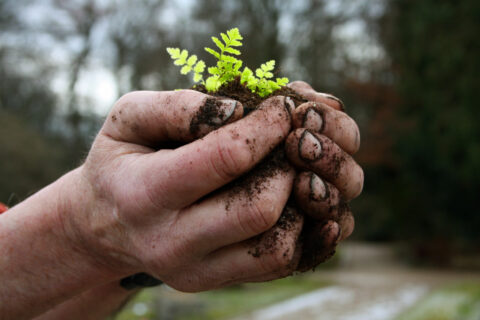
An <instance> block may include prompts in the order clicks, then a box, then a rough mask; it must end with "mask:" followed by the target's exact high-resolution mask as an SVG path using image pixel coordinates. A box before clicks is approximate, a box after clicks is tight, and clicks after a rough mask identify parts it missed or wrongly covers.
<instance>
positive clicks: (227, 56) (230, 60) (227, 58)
mask: <svg viewBox="0 0 480 320" xmlns="http://www.w3.org/2000/svg"><path fill="white" fill-rule="evenodd" d="M222 60H223V61H226V62H231V63H236V62H237V61H238V59H237V58H235V57H232V56H229V55H226V54H224V55H223V56H222Z"/></svg>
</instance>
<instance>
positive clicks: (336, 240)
mask: <svg viewBox="0 0 480 320" xmlns="http://www.w3.org/2000/svg"><path fill="white" fill-rule="evenodd" d="M337 226H338V234H337V238H336V239H335V245H337V244H338V243H339V242H340V239H341V238H342V234H343V231H342V227H341V226H340V225H339V224H337Z"/></svg>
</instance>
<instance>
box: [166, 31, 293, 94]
mask: <svg viewBox="0 0 480 320" xmlns="http://www.w3.org/2000/svg"><path fill="white" fill-rule="evenodd" d="M220 36H221V38H222V40H223V42H222V41H221V40H220V39H218V38H217V37H212V41H213V42H214V43H215V45H216V47H217V50H214V49H212V48H208V47H207V48H205V51H207V52H208V53H210V54H211V55H213V56H214V57H215V58H216V59H217V64H216V65H215V66H212V67H209V68H208V69H207V70H208V73H209V74H210V76H208V77H207V78H206V79H204V77H203V73H204V71H205V67H206V65H205V62H204V61H203V60H199V59H198V58H197V56H196V55H192V56H190V57H189V56H188V51H187V50H180V49H179V48H167V52H168V53H169V54H170V57H171V58H172V59H173V60H174V62H173V63H174V64H175V65H177V66H181V67H182V69H181V70H180V73H181V74H184V75H186V74H188V73H190V72H192V71H193V81H194V82H195V83H200V84H202V85H204V86H205V88H206V89H207V90H208V91H209V92H216V91H218V89H219V88H220V87H221V86H222V85H224V84H227V83H229V82H231V81H234V80H235V79H236V78H239V79H240V83H241V84H242V85H245V86H246V87H247V88H248V89H249V90H250V91H251V92H254V93H256V94H258V95H259V96H260V97H262V98H263V97H266V96H268V95H270V94H272V93H273V92H275V91H276V90H278V89H280V88H281V87H282V86H285V85H286V84H287V83H288V79H287V78H276V79H275V80H273V70H274V68H275V60H270V61H268V62H266V63H263V64H262V65H261V66H260V68H257V69H256V70H255V73H254V72H253V71H252V70H251V69H249V68H248V67H245V68H243V70H242V71H240V69H241V68H242V65H243V61H242V60H240V59H237V58H236V57H234V56H239V55H240V54H241V52H240V50H238V49H236V48H235V47H237V48H239V47H241V46H242V45H243V44H242V40H243V37H242V35H241V34H240V31H239V30H238V28H233V29H230V30H228V31H227V33H226V34H225V33H223V32H222V33H220Z"/></svg>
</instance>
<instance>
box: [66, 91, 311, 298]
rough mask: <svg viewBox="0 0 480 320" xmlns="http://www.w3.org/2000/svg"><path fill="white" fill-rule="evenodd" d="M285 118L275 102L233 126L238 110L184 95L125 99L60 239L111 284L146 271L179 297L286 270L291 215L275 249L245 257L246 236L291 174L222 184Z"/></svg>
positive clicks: (265, 222) (287, 188) (264, 218)
mask: <svg viewBox="0 0 480 320" xmlns="http://www.w3.org/2000/svg"><path fill="white" fill-rule="evenodd" d="M292 112H293V110H292V109H291V105H290V104H288V103H286V99H285V98H284V97H273V98H270V99H268V100H266V101H264V102H263V103H262V104H261V105H260V107H259V109H258V110H256V111H254V112H252V113H250V114H249V115H248V116H247V117H245V118H242V116H243V107H242V105H241V104H240V103H238V102H236V101H234V100H230V99H222V98H214V97H211V96H208V95H205V94H202V93H199V92H196V91H191V90H182V91H175V92H134V93H130V94H127V95H126V96H124V97H122V98H121V99H120V100H119V101H118V102H117V103H116V104H115V106H114V108H113V109H112V111H111V112H110V114H109V116H108V119H107V120H106V122H105V124H104V126H103V127H102V129H101V131H100V133H99V134H98V136H97V137H96V139H95V141H94V143H93V146H92V149H91V150H90V152H89V155H88V157H87V159H86V161H85V163H84V165H82V167H81V168H80V171H79V172H80V177H81V178H80V179H79V181H80V182H79V185H78V190H76V192H80V193H81V194H82V197H81V201H82V202H81V203H78V204H76V205H77V206H78V207H82V208H83V210H81V212H79V213H77V214H75V215H74V216H73V217H72V218H69V219H67V220H66V221H65V222H64V225H65V230H66V232H67V234H68V235H69V237H70V239H71V240H72V241H73V242H74V243H75V244H76V246H77V248H78V250H83V251H84V252H85V253H86V254H88V255H89V256H90V257H92V258H93V259H95V260H96V261H97V262H98V263H99V264H102V265H103V266H107V267H108V268H110V269H111V270H114V271H115V272H117V274H118V277H119V278H121V277H123V276H127V275H130V274H133V273H137V272H147V273H149V274H151V275H153V276H155V277H156V278H158V279H160V280H162V281H163V282H165V283H167V284H168V285H170V286H172V287H174V288H177V289H179V290H183V291H199V290H207V289H212V288H217V287H221V286H224V285H227V284H232V283H238V282H244V281H253V280H257V281H258V280H262V279H269V278H272V277H279V276H282V275H286V274H288V273H290V272H292V270H293V269H295V267H296V265H292V261H298V259H297V260H295V259H294V254H295V247H296V241H297V238H298V235H299V233H300V230H301V225H302V218H301V217H300V216H299V215H295V214H293V216H294V217H295V218H294V219H293V220H292V219H291V220H290V222H289V223H290V227H289V229H288V232H287V231H285V230H284V232H283V233H284V237H283V238H282V242H281V243H278V244H275V247H276V250H271V251H268V252H264V254H262V255H261V256H255V254H252V252H251V250H249V249H248V248H251V247H252V243H251V240H248V239H251V238H252V237H255V236H257V235H259V234H263V235H262V236H261V237H260V240H258V241H260V242H261V241H267V240H268V239H265V237H266V236H265V235H267V234H268V233H269V232H273V231H267V230H272V229H271V228H272V227H273V226H274V225H275V223H276V222H277V220H278V219H279V217H280V214H281V213H282V211H283V210H284V207H285V204H286V202H287V200H288V198H289V195H290V193H291V191H292V185H293V180H294V176H295V173H294V170H293V169H292V168H291V167H290V166H288V165H284V166H283V167H282V169H278V170H277V169H275V170H273V171H271V174H270V175H268V176H265V175H263V178H262V179H259V178H258V177H257V178H255V170H254V171H253V172H252V173H250V174H249V175H253V178H252V179H250V180H248V176H247V178H245V177H244V180H245V179H246V182H244V183H243V184H229V183H230V182H232V181H233V180H235V179H236V178H238V177H239V176H241V175H243V174H244V173H246V172H248V171H250V170H251V169H252V168H253V167H254V166H255V165H256V164H257V163H258V162H259V161H260V160H261V159H262V158H264V157H265V156H266V155H267V154H269V153H270V152H271V151H272V150H273V149H274V148H275V147H276V146H277V145H278V144H280V143H281V142H282V141H284V140H285V138H286V137H287V135H288V133H289V132H290V131H291V113H292ZM198 138H200V139H198ZM172 142H179V143H181V144H183V145H182V146H180V147H177V148H176V149H170V147H171V146H172ZM257 176H258V175H257ZM276 228H277V229H278V228H279V227H276ZM278 230H279V232H282V230H283V229H281V227H280V229H278ZM262 239H264V240H262Z"/></svg>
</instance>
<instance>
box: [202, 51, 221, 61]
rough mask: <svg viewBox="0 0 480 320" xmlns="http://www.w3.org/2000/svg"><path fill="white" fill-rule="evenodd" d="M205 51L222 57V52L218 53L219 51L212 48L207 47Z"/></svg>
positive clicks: (218, 57) (216, 56)
mask: <svg viewBox="0 0 480 320" xmlns="http://www.w3.org/2000/svg"><path fill="white" fill-rule="evenodd" d="M205 51H207V52H208V53H210V54H211V55H213V56H214V57H215V58H217V59H220V53H218V52H217V51H215V50H213V49H210V48H205Z"/></svg>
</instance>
